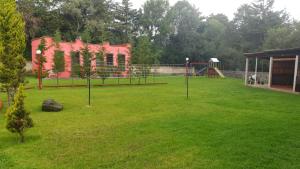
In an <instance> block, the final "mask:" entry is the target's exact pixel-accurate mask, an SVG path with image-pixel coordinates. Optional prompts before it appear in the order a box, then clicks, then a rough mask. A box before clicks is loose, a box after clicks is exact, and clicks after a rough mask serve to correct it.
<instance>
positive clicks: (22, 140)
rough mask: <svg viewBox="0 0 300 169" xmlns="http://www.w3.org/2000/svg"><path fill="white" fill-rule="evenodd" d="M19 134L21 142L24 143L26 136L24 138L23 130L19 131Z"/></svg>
mask: <svg viewBox="0 0 300 169" xmlns="http://www.w3.org/2000/svg"><path fill="white" fill-rule="evenodd" d="M19 135H20V142H21V143H24V141H25V138H24V134H23V132H19Z"/></svg>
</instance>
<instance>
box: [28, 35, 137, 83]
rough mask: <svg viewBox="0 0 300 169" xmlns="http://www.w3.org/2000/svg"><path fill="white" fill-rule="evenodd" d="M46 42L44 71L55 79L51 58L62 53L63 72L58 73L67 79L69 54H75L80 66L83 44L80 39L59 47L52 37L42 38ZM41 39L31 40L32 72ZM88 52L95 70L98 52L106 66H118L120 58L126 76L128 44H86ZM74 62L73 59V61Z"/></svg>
mask: <svg viewBox="0 0 300 169" xmlns="http://www.w3.org/2000/svg"><path fill="white" fill-rule="evenodd" d="M42 38H44V39H45V41H46V47H45V48H46V50H45V51H44V52H43V56H45V58H46V63H45V64H44V69H45V70H46V71H47V72H48V73H49V77H56V74H55V73H53V71H52V67H53V58H54V53H55V51H61V52H64V59H65V71H64V72H60V73H59V77H60V78H69V77H70V76H71V69H72V58H71V53H72V52H75V53H77V54H78V57H79V58H78V62H79V63H78V64H82V62H83V61H82V56H81V55H80V53H79V52H80V51H81V50H82V49H83V48H84V46H85V43H84V42H82V41H81V40H80V39H76V40H75V42H60V43H59V45H55V42H54V40H53V38H52V37H47V36H46V37H42ZM42 38H37V39H34V40H32V43H31V45H32V69H33V71H36V70H37V69H38V65H37V64H36V62H37V57H36V51H37V49H38V46H39V45H40V43H41V40H42ZM87 45H88V48H89V51H90V52H91V53H92V56H93V59H92V61H91V62H92V63H91V65H92V68H93V69H95V68H96V65H97V64H98V63H97V62H100V61H99V60H98V59H96V54H97V53H99V51H101V50H102V51H104V53H105V56H104V62H106V63H107V64H108V65H112V66H118V65H119V63H118V60H120V58H119V59H118V56H119V57H122V60H124V62H123V63H122V64H125V69H124V72H123V74H126V72H127V71H128V63H129V60H130V59H131V53H130V51H131V45H130V44H121V45H110V44H109V43H108V42H105V43H103V44H87ZM73 60H74V59H73Z"/></svg>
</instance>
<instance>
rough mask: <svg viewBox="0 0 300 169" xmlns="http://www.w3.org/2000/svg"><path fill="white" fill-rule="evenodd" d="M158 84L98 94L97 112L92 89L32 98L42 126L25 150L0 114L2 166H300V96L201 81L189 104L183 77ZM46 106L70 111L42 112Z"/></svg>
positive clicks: (30, 105) (32, 93)
mask: <svg viewBox="0 0 300 169" xmlns="http://www.w3.org/2000/svg"><path fill="white" fill-rule="evenodd" d="M160 80H161V81H164V82H168V84H167V85H157V86H123V87H95V88H93V89H92V107H87V106H86V105H87V94H88V93H87V88H58V89H56V88H52V89H44V90H42V91H38V90H36V89H32V90H27V91H26V94H27V99H26V104H27V109H28V110H30V111H31V112H32V114H31V115H32V118H33V120H34V122H35V127H34V128H33V129H30V130H28V131H27V132H26V138H25V139H26V142H25V143H24V144H19V143H18V140H17V137H16V136H15V135H14V134H11V133H9V132H8V131H7V130H6V129H5V128H4V126H5V120H4V116H3V114H1V115H0V126H1V128H0V168H1V169H9V168H14V169H22V168H24V169H25V168H26V169H31V168H38V169H48V168H51V169H52V168H53V169H68V168H70V169H71V168H76V169H88V168H93V169H96V168H97V169H98V168H118V169H125V168H128V169H141V168H149V169H153V168H162V169H169V168H176V169H177V168H189V169H190V168H209V169H222V168H224V169H248V168H249V169H252V168H264V169H267V168H268V169H277V168H278V169H298V168H300V104H299V103H300V96H299V95H293V94H286V93H279V92H273V91H268V90H263V89H254V88H247V87H244V86H243V82H242V81H241V80H233V79H207V78H194V79H191V80H190V92H191V99H190V100H188V101H187V100H186V99H185V86H184V78H169V79H164V80H162V79H160ZM31 83H32V81H31ZM31 85H32V84H31ZM1 97H2V98H5V96H4V95H3V94H2V96H1ZM47 98H54V99H56V100H57V101H59V102H61V103H63V104H64V106H65V110H64V111H63V112H59V113H45V112H41V103H42V101H43V100H44V99H47Z"/></svg>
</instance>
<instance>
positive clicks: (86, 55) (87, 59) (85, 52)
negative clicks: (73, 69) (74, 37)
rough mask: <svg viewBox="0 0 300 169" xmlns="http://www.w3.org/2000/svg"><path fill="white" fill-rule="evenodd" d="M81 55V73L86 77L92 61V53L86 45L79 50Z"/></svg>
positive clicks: (88, 74) (89, 71)
mask: <svg viewBox="0 0 300 169" xmlns="http://www.w3.org/2000/svg"><path fill="white" fill-rule="evenodd" d="M81 56H82V59H83V65H82V71H83V72H82V73H83V75H84V77H88V76H90V74H91V70H92V68H91V66H92V65H91V61H92V54H91V53H90V51H89V48H88V46H87V45H85V47H84V48H83V49H82V50H81Z"/></svg>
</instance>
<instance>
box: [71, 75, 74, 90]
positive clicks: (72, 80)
mask: <svg viewBox="0 0 300 169" xmlns="http://www.w3.org/2000/svg"><path fill="white" fill-rule="evenodd" d="M71 78H72V87H73V86H74V77H73V76H72V75H71Z"/></svg>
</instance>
